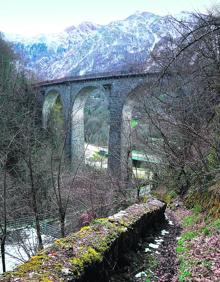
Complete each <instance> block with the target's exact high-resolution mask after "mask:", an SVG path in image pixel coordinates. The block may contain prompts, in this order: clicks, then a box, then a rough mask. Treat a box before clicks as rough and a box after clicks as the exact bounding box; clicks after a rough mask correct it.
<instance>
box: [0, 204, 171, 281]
mask: <svg viewBox="0 0 220 282" xmlns="http://www.w3.org/2000/svg"><path fill="white" fill-rule="evenodd" d="M165 208H166V207H165V204H164V203H162V202H160V201H158V200H156V199H151V200H148V202H147V203H143V204H134V205H132V206H130V207H129V208H127V209H126V210H124V211H120V212H119V213H117V214H115V215H113V216H110V217H108V218H100V219H95V220H94V221H93V222H92V223H91V225H90V226H85V227H83V228H81V230H80V231H78V232H77V233H73V234H71V235H70V236H68V237H66V238H64V239H58V240H55V241H54V244H53V245H52V246H51V247H49V248H46V249H45V250H43V251H41V252H39V253H38V254H37V255H36V256H33V257H32V258H31V259H30V260H29V261H27V262H26V263H24V264H22V265H20V266H18V267H17V268H16V269H15V270H14V271H13V272H10V273H7V274H5V276H2V277H1V278H0V281H7V282H9V281H10V282H12V281H16V282H20V281H36V282H37V281H38V282H40V281H42V282H58V281H78V282H89V281H91V282H92V281H96V282H99V281H100V282H101V281H102V282H104V281H108V276H109V271H110V270H111V269H112V268H113V266H115V265H116V264H117V263H120V261H121V260H122V259H123V257H124V255H125V254H126V253H127V252H128V251H129V250H132V249H135V248H136V247H137V244H138V241H139V240H140V238H141V237H142V236H143V235H144V233H145V232H146V231H147V230H148V229H149V228H152V226H153V225H156V224H158V223H159V222H160V221H162V220H164V211H165Z"/></svg>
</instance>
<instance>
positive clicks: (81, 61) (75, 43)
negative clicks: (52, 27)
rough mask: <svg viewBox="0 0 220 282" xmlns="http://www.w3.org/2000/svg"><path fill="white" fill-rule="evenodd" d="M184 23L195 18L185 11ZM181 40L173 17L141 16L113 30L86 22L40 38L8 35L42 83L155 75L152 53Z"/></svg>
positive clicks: (120, 22) (117, 23)
mask: <svg viewBox="0 0 220 282" xmlns="http://www.w3.org/2000/svg"><path fill="white" fill-rule="evenodd" d="M178 17H179V19H181V18H184V19H190V14H189V13H187V12H182V13H181V14H179V15H178ZM170 37H172V38H176V37H178V34H177V31H176V29H175V28H174V27H173V26H172V25H171V23H170V16H159V15H155V14H152V13H149V12H140V11H137V12H136V13H134V14H132V15H130V16H128V17H127V18H125V19H124V20H118V21H112V22H110V23H109V24H107V25H98V24H94V23H91V22H82V23H81V24H79V25H77V26H70V27H68V28H66V29H65V30H64V31H63V32H61V33H52V34H40V35H38V36H34V37H22V36H20V35H12V34H7V33H6V34H5V38H6V39H7V40H8V41H10V42H11V43H12V45H13V49H14V51H15V53H17V54H18V55H19V56H20V58H21V59H22V60H21V61H23V66H24V69H25V71H26V72H27V73H29V74H34V75H35V76H37V77H38V78H39V79H40V80H42V79H44V80H45V79H46V80H48V79H57V78H61V77H65V76H80V75H86V74H92V73H104V72H107V73H109V72H129V71H130V72H131V71H134V70H139V71H140V70H141V71H151V70H153V69H155V68H156V66H155V63H154V62H153V60H152V57H151V53H152V52H156V53H157V50H158V52H159V50H160V49H161V48H163V45H164V44H165V42H166V41H167V40H168V38H170Z"/></svg>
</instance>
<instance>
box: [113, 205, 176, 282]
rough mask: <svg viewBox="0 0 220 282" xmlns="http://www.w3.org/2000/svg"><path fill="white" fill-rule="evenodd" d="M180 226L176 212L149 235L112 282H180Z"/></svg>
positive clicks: (129, 255) (116, 273)
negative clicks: (177, 254)
mask: <svg viewBox="0 0 220 282" xmlns="http://www.w3.org/2000/svg"><path fill="white" fill-rule="evenodd" d="M179 234H180V226H179V224H178V221H177V219H176V217H175V215H174V212H172V211H170V210H167V211H166V221H165V222H164V223H162V224H161V225H159V226H157V227H156V228H154V229H153V230H149V232H148V234H146V237H145V238H144V240H143V242H141V243H140V247H139V249H138V250H137V251H136V252H130V253H129V254H127V255H126V259H125V262H124V263H125V264H124V265H122V266H120V268H118V269H117V270H116V271H115V273H114V274H113V275H112V276H111V277H110V278H109V281H111V282H116V281H117V282H177V280H176V278H175V277H176V273H177V269H178V264H177V259H176V238H177V237H178V236H179Z"/></svg>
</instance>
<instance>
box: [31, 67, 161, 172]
mask: <svg viewBox="0 0 220 282" xmlns="http://www.w3.org/2000/svg"><path fill="white" fill-rule="evenodd" d="M158 77H159V74H158V73H141V74H140V73H132V74H105V75H96V76H83V77H82V76H81V77H67V78H62V79H57V80H51V81H44V82H41V83H38V84H36V85H35V86H36V87H37V88H39V89H40V92H41V93H42V102H43V127H44V128H47V125H48V120H49V115H50V111H51V109H52V106H53V104H54V103H55V101H56V99H57V98H58V97H59V99H60V101H61V103H62V106H63V115H64V117H65V123H66V124H70V130H69V138H68V140H69V142H67V143H68V144H67V146H69V149H70V152H71V160H72V166H73V168H74V167H75V168H76V167H78V165H79V164H83V163H84V161H85V148H84V107H85V103H86V100H87V99H88V97H89V96H90V95H91V93H92V92H93V91H96V90H100V91H102V92H103V93H104V94H105V95H106V97H107V99H108V102H109V112H110V130H109V142H108V154H109V157H108V169H109V171H110V172H111V173H112V174H113V175H114V176H121V175H122V173H123V172H125V171H126V170H127V165H128V147H129V144H128V143H129V142H130V140H129V136H128V135H129V127H130V126H129V125H130V120H131V117H132V109H133V106H134V101H135V99H136V97H137V96H138V95H142V94H146V93H147V92H148V91H150V89H151V87H152V86H153V85H154V84H155V82H158Z"/></svg>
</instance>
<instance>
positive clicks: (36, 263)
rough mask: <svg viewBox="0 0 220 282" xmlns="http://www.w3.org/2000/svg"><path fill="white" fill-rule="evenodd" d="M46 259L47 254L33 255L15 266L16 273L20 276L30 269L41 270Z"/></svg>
mask: <svg viewBox="0 0 220 282" xmlns="http://www.w3.org/2000/svg"><path fill="white" fill-rule="evenodd" d="M48 259H49V257H48V256H47V255H37V256H33V257H31V258H30V260H29V261H27V262H26V263H24V264H22V265H20V266H18V267H17V268H16V275H17V276H19V277H21V276H24V275H25V274H26V273H28V272H30V271H36V272H41V271H42V267H43V263H44V262H45V261H47V260H48Z"/></svg>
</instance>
